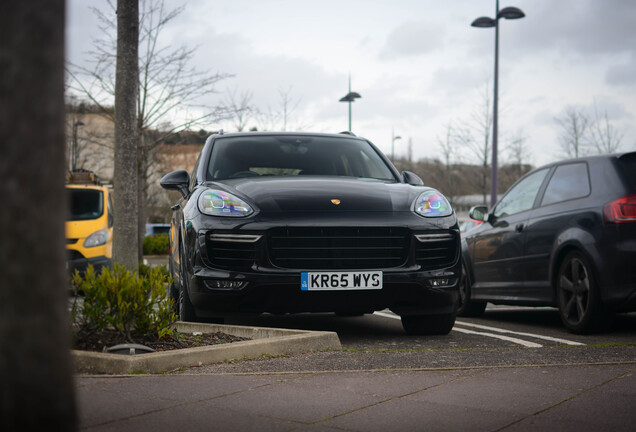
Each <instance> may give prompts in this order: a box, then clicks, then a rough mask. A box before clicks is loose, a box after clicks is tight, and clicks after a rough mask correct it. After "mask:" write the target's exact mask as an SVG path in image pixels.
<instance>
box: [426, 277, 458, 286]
mask: <svg viewBox="0 0 636 432" xmlns="http://www.w3.org/2000/svg"><path fill="white" fill-rule="evenodd" d="M456 282H457V279H456V278H435V279H431V286H432V287H434V288H442V287H449V286H453V285H455V283H456Z"/></svg>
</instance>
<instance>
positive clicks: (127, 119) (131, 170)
mask: <svg viewBox="0 0 636 432" xmlns="http://www.w3.org/2000/svg"><path fill="white" fill-rule="evenodd" d="M138 50H139V3H138V1H137V0H117V68H116V72H115V74H116V75H115V171H114V179H113V183H114V194H115V205H114V207H115V209H114V218H115V224H114V227H113V259H114V261H115V262H118V263H120V264H122V265H124V266H125V267H126V268H128V269H129V270H137V268H138V267H139V261H138V255H137V250H138V241H139V240H138V227H137V212H138V205H137V202H138V198H137V194H138V183H137V92H138V91H139V56H138Z"/></svg>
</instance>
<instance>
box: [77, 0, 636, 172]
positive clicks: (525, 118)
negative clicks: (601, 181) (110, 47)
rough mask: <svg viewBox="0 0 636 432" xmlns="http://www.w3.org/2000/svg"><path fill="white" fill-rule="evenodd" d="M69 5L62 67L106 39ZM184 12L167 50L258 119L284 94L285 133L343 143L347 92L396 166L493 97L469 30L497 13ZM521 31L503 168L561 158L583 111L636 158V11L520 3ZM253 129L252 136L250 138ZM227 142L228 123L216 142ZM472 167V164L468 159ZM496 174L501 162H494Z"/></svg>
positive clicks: (505, 46) (482, 37)
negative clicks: (291, 105)
mask: <svg viewBox="0 0 636 432" xmlns="http://www.w3.org/2000/svg"><path fill="white" fill-rule="evenodd" d="M105 3H106V2H105V1H104V0H69V1H68V18H67V40H68V44H67V45H68V49H67V55H68V58H69V60H70V61H71V62H74V63H78V64H82V63H83V62H85V60H86V52H87V51H89V50H90V48H91V38H95V37H99V36H100V34H99V31H98V28H97V23H96V19H95V17H94V15H93V14H92V12H91V11H90V10H89V6H91V5H94V6H98V7H103V6H104V5H105ZM166 4H167V5H168V6H169V7H176V6H179V5H182V4H185V5H186V8H185V11H184V12H183V13H182V14H181V15H180V16H179V17H178V18H177V19H175V20H174V21H173V22H172V23H171V24H170V26H169V27H168V28H166V30H165V32H164V34H163V39H162V42H163V43H164V44H170V45H173V46H179V45H186V46H190V47H198V49H197V51H196V57H195V60H194V61H195V64H196V66H197V67H198V68H199V69H200V70H210V71H218V72H225V73H229V74H233V75H234V77H233V78H230V79H226V80H224V81H222V82H221V83H220V84H219V85H218V87H217V90H218V91H219V92H220V94H219V95H218V96H217V97H216V98H217V99H218V100H210V101H209V103H211V104H214V103H218V101H219V100H220V99H221V98H222V97H223V95H222V93H223V92H225V91H226V90H227V89H231V90H237V91H238V92H243V91H251V92H252V93H253V99H252V103H253V104H254V105H256V106H257V107H258V108H260V109H261V110H267V109H268V108H269V109H272V110H277V109H280V97H279V92H280V91H281V90H284V91H289V95H290V96H291V98H292V99H293V100H295V101H297V102H298V106H297V108H296V110H295V111H294V112H293V113H292V114H291V117H290V118H289V121H288V126H289V127H288V129H294V128H295V127H298V126H300V127H303V128H304V130H307V131H318V132H339V131H342V130H346V129H347V128H348V107H347V104H346V103H340V102H338V100H339V99H340V98H341V97H342V96H344V95H345V94H346V93H347V92H348V88H347V86H348V76H349V74H350V75H351V82H352V90H353V91H356V92H358V93H360V94H361V95H362V98H361V99H359V100H357V101H356V102H355V103H353V105H352V109H353V116H352V117H353V128H352V129H353V132H354V133H356V134H357V135H360V136H364V137H366V138H368V139H370V140H371V141H372V142H374V143H375V144H376V145H378V146H379V147H380V148H381V149H382V150H383V151H384V152H385V153H387V154H390V153H391V136H392V129H393V130H394V131H395V135H399V136H401V137H402V139H401V140H397V141H395V153H396V156H400V155H405V154H406V151H407V144H408V141H409V139H410V140H411V141H412V146H413V153H414V156H415V158H418V159H419V158H423V157H431V158H440V157H441V152H440V149H439V144H438V141H439V139H440V138H442V137H443V136H444V134H445V129H446V126H447V125H448V124H449V123H451V122H452V123H453V124H456V125H460V124H462V123H465V122H467V121H470V120H469V119H470V117H471V113H473V112H474V111H475V110H477V109H479V108H480V107H482V106H483V94H484V91H485V89H486V88H488V89H490V91H491V92H492V85H493V75H494V36H495V31H494V29H492V28H490V29H480V28H473V27H471V26H470V23H471V22H472V21H473V20H474V19H475V18H477V17H480V16H490V17H493V16H494V10H495V1H494V0H446V1H440V0H321V1H316V0H260V1H256V0H187V1H178V0H166ZM506 6H516V7H518V8H520V9H522V10H523V11H524V12H525V14H526V17H525V18H523V19H520V20H501V22H500V57H499V60H500V62H499V68H500V69H499V104H500V115H499V128H500V133H499V137H500V138H499V142H500V148H501V147H502V146H503V147H504V148H502V149H501V152H500V156H499V158H500V161H502V160H503V161H504V162H505V161H506V157H507V154H506V150H505V145H506V142H507V141H509V138H510V137H511V136H515V135H518V134H523V136H525V137H527V138H526V143H527V148H528V150H529V153H530V157H529V160H528V162H530V163H532V164H534V165H541V164H544V163H547V162H550V161H553V160H556V159H559V158H562V157H563V152H562V150H561V149H560V146H559V143H558V134H559V131H558V129H557V126H556V123H555V118H556V117H559V116H562V115H563V111H564V109H565V108H566V107H567V106H569V105H572V106H578V107H582V108H583V109H588V110H590V111H589V112H590V113H591V112H593V111H592V110H593V109H594V106H595V105H596V108H597V110H599V112H601V113H603V114H604V113H605V112H606V113H607V115H608V118H609V119H610V121H611V123H612V125H613V126H614V127H616V128H617V129H618V131H619V132H620V133H621V134H622V135H623V139H622V147H621V149H622V150H634V149H636V117H635V116H636V1H634V0H558V1H555V0H514V1H506V0H502V1H501V2H500V8H504V7H506ZM252 123H254V122H250V123H248V126H252ZM216 128H224V129H225V130H228V131H229V130H232V128H233V127H232V124H231V123H225V124H219V125H211V126H210V129H216ZM464 153H465V154H464V157H465V160H466V161H471V160H470V155H469V154H468V153H467V152H464ZM500 163H501V162H500Z"/></svg>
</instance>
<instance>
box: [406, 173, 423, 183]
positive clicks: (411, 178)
mask: <svg viewBox="0 0 636 432" xmlns="http://www.w3.org/2000/svg"><path fill="white" fill-rule="evenodd" d="M402 180H404V183H407V184H410V185H413V186H424V182H423V181H422V179H421V178H420V177H419V176H418V175H417V174H415V173H412V172H411V171H402Z"/></svg>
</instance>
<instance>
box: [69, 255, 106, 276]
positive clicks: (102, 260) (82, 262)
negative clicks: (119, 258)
mask: <svg viewBox="0 0 636 432" xmlns="http://www.w3.org/2000/svg"><path fill="white" fill-rule="evenodd" d="M89 264H90V265H92V266H93V268H95V271H97V272H99V271H100V270H101V269H102V268H103V267H109V268H110V267H112V265H113V260H112V259H111V258H108V257H105V256H98V257H93V258H77V259H69V260H68V261H66V270H67V272H68V273H69V274H71V275H72V274H74V273H75V270H77V271H78V272H79V273H80V274H84V272H85V271H86V269H87V268H88V265H89Z"/></svg>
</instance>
